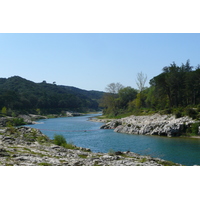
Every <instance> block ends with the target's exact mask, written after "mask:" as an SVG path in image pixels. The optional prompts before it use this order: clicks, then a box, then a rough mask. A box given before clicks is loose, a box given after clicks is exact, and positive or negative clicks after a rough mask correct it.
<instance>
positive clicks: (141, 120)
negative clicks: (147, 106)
mask: <svg viewBox="0 0 200 200" xmlns="http://www.w3.org/2000/svg"><path fill="white" fill-rule="evenodd" d="M192 123H195V121H194V120H192V119H191V118H189V117H181V118H178V119H176V118H175V116H173V115H160V114H154V115H150V116H134V115H133V116H130V117H126V118H122V119H119V120H113V121H112V122H108V123H106V124H104V125H103V126H101V128H102V129H114V131H115V132H120V133H128V134H140V135H160V136H168V137H174V136H180V135H181V134H182V133H184V132H185V131H186V129H187V127H188V126H190V125H191V124H192ZM199 134H200V133H199Z"/></svg>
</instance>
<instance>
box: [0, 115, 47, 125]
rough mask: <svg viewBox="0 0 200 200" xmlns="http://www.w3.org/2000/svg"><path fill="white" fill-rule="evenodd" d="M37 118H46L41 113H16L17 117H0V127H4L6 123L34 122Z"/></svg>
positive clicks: (21, 123) (22, 123)
mask: <svg viewBox="0 0 200 200" xmlns="http://www.w3.org/2000/svg"><path fill="white" fill-rule="evenodd" d="M39 119H47V117H46V116H43V115H34V114H28V115H18V116H17V117H9V116H6V117H0V127H6V126H7V125H8V124H10V125H14V126H19V125H24V124H35V123H36V122H35V121H36V120H39Z"/></svg>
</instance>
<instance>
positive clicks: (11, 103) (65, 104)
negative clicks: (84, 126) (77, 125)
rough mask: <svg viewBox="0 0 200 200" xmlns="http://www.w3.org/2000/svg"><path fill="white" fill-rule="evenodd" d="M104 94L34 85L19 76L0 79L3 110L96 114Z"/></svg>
mask: <svg viewBox="0 0 200 200" xmlns="http://www.w3.org/2000/svg"><path fill="white" fill-rule="evenodd" d="M103 94H104V92H99V91H87V90H82V89H79V88H75V87H69V86H62V85H56V84H49V83H46V81H43V82H42V83H34V82H32V81H30V80H26V79H24V78H22V77H19V76H13V77H10V78H8V79H6V78H0V105H1V109H2V108H3V107H6V108H7V110H8V109H10V110H19V111H22V110H24V111H25V110H26V111H27V110H36V109H40V110H41V111H43V112H46V113H52V112H53V113H57V112H60V111H61V110H72V111H89V110H92V111H93V110H98V101H99V99H100V98H101V97H102V95H103Z"/></svg>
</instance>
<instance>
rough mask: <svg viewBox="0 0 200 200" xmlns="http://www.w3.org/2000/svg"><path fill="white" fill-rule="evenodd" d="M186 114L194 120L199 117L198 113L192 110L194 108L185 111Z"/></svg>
mask: <svg viewBox="0 0 200 200" xmlns="http://www.w3.org/2000/svg"><path fill="white" fill-rule="evenodd" d="M185 114H186V115H187V116H189V117H191V118H192V119H196V117H197V114H198V113H197V111H196V110H194V109H192V108H186V109H185Z"/></svg>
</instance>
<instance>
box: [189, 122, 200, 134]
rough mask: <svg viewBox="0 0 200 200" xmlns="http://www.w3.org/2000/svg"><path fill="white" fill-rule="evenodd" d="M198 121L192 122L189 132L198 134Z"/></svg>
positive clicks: (199, 124)
mask: <svg viewBox="0 0 200 200" xmlns="http://www.w3.org/2000/svg"><path fill="white" fill-rule="evenodd" d="M199 126H200V123H194V124H192V126H191V132H192V134H194V135H198V132H199Z"/></svg>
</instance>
